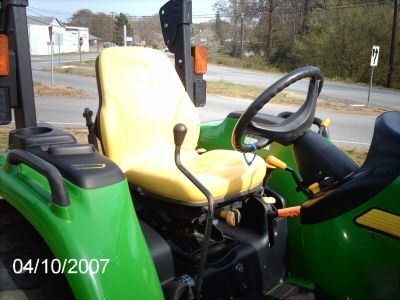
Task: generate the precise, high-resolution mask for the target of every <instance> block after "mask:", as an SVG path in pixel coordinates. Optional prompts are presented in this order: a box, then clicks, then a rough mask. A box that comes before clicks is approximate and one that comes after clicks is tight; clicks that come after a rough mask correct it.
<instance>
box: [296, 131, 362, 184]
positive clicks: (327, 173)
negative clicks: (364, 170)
mask: <svg viewBox="0 0 400 300" xmlns="http://www.w3.org/2000/svg"><path fill="white" fill-rule="evenodd" d="M293 153H294V157H295V159H296V164H297V166H298V168H299V171H300V174H301V177H302V178H303V181H304V183H305V185H306V186H309V185H311V184H313V183H315V182H320V181H322V180H323V179H325V178H326V177H333V178H334V179H335V180H336V181H339V180H342V179H343V178H344V177H346V176H347V175H348V174H350V173H351V172H354V171H356V170H357V169H358V166H357V165H356V164H355V163H354V162H353V161H352V160H351V159H350V158H349V157H348V156H347V155H346V154H344V153H343V152H342V151H341V150H339V149H338V148H337V147H336V146H335V145H334V144H333V143H332V142H330V141H329V140H327V139H326V138H324V137H322V136H321V135H319V134H317V133H316V132H313V131H309V132H307V133H305V134H304V135H303V136H301V137H300V138H298V139H297V140H296V142H295V143H294V145H293Z"/></svg>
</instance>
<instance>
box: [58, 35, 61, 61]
mask: <svg viewBox="0 0 400 300" xmlns="http://www.w3.org/2000/svg"><path fill="white" fill-rule="evenodd" d="M58 66H59V67H61V42H60V34H59V33H58Z"/></svg>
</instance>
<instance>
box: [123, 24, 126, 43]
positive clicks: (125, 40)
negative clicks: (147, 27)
mask: <svg viewBox="0 0 400 300" xmlns="http://www.w3.org/2000/svg"><path fill="white" fill-rule="evenodd" d="M123 29H124V47H126V25H124V27H123Z"/></svg>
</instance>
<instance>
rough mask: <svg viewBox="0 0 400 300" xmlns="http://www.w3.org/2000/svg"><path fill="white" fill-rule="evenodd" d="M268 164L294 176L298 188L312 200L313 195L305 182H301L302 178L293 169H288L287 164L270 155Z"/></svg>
mask: <svg viewBox="0 0 400 300" xmlns="http://www.w3.org/2000/svg"><path fill="white" fill-rule="evenodd" d="M267 164H269V165H271V166H274V167H275V168H278V169H281V170H285V171H287V172H289V173H290V174H291V175H292V177H293V179H294V181H296V184H297V188H298V189H299V190H300V191H302V192H303V193H304V194H305V195H306V196H307V198H309V199H310V198H312V196H313V194H312V193H311V192H310V190H309V189H308V188H307V187H306V186H305V185H304V184H303V182H302V181H301V179H300V177H299V176H298V175H297V174H296V172H295V171H294V170H293V169H292V168H290V167H288V166H287V164H286V163H285V162H283V161H281V160H280V159H278V158H276V157H275V156H273V155H270V156H268V157H267Z"/></svg>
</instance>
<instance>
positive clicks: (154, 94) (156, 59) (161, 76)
mask: <svg viewBox="0 0 400 300" xmlns="http://www.w3.org/2000/svg"><path fill="white" fill-rule="evenodd" d="M96 71H97V82H98V88H99V94H100V95H99V96H100V103H101V105H100V108H99V113H98V120H97V121H99V125H100V126H99V127H100V131H101V134H100V135H101V140H102V145H103V148H104V149H103V150H104V152H105V154H106V155H107V156H108V157H109V158H110V159H111V160H113V161H114V162H115V163H116V164H118V165H119V167H120V168H121V169H122V171H123V172H124V173H125V175H126V177H127V179H128V181H129V183H130V184H131V185H132V186H134V187H136V188H139V187H140V188H141V189H143V190H144V191H147V192H149V193H151V194H154V195H157V196H159V197H160V198H167V199H169V200H176V202H177V203H182V204H185V205H195V206H201V205H206V204H207V199H206V198H205V197H204V195H203V194H202V193H201V192H200V191H199V190H198V189H197V188H196V187H195V186H194V185H193V184H192V183H191V182H190V181H189V180H188V179H187V178H186V177H185V176H184V175H183V174H182V173H181V172H180V171H179V170H178V168H177V167H176V166H175V161H174V150H175V145H174V138H173V127H174V126H175V124H177V123H183V124H185V125H186V126H187V134H186V138H185V141H184V143H183V145H182V150H181V161H182V164H183V165H184V166H185V167H186V168H187V169H188V170H189V171H190V172H191V173H193V175H194V176H195V177H196V178H197V179H198V180H200V182H201V183H202V184H203V185H204V186H206V187H207V188H208V189H209V191H210V192H211V194H212V195H213V197H214V199H215V200H216V201H218V200H220V201H222V200H223V199H226V198H232V197H234V196H235V195H236V194H241V193H246V192H248V191H249V190H251V189H254V188H256V187H258V186H259V185H260V184H261V183H262V181H263V178H264V175H265V171H266V167H265V162H264V161H263V159H262V158H260V157H258V156H257V157H256V159H255V160H254V161H253V163H252V165H251V166H248V165H247V164H246V162H245V161H244V158H243V155H242V153H240V152H236V151H231V150H212V151H209V152H206V153H204V154H202V155H199V154H198V153H197V152H196V146H197V143H198V139H199V132H200V123H199V118H198V115H197V111H196V109H195V107H194V105H193V103H192V102H191V100H190V98H189V96H188V95H187V93H186V91H185V89H184V87H183V85H182V83H181V81H180V79H179V77H178V75H177V73H176V71H175V69H174V67H173V66H172V63H171V62H170V60H169V59H168V57H167V56H165V55H164V54H163V53H161V52H160V51H157V50H153V49H148V48H139V47H129V48H127V47H120V48H109V49H105V50H104V51H103V52H102V53H101V54H100V56H99V58H98V62H97V67H96Z"/></svg>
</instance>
